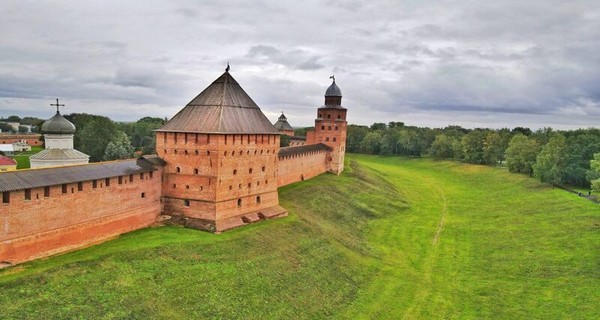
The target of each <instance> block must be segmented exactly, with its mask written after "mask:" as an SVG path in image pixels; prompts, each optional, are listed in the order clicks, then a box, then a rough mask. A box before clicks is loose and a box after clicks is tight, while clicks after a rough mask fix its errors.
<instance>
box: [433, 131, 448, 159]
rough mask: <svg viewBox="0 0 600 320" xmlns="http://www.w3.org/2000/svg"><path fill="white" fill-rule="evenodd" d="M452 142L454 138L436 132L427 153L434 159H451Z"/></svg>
mask: <svg viewBox="0 0 600 320" xmlns="http://www.w3.org/2000/svg"><path fill="white" fill-rule="evenodd" d="M453 142H454V140H453V139H451V138H449V137H448V136H446V135H445V134H438V135H437V136H435V140H434V141H433V143H432V144H431V148H430V149H429V154H430V155H431V156H432V157H434V158H436V159H452V158H453V157H454V149H453V147H452V143H453Z"/></svg>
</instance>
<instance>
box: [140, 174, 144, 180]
mask: <svg viewBox="0 0 600 320" xmlns="http://www.w3.org/2000/svg"><path fill="white" fill-rule="evenodd" d="M140 180H144V173H143V172H141V173H140Z"/></svg>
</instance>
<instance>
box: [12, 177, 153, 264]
mask: <svg viewBox="0 0 600 320" xmlns="http://www.w3.org/2000/svg"><path fill="white" fill-rule="evenodd" d="M160 178H161V171H160V170H159V171H154V172H152V174H150V173H149V172H144V173H136V174H133V175H125V176H121V177H112V178H106V179H99V180H95V187H94V182H93V181H82V182H75V183H69V184H66V185H54V186H50V187H47V188H45V187H39V188H32V189H28V190H29V191H26V190H17V191H11V192H9V193H7V194H8V196H9V198H10V199H9V203H0V262H9V263H12V264H14V263H19V262H24V261H28V260H32V259H36V258H40V257H43V256H48V255H52V254H55V253H59V252H64V251H69V250H73V249H76V248H81V247H85V246H89V245H92V244H95V243H99V242H102V241H103V240H106V239H108V238H111V237H114V236H117V235H119V234H122V233H125V232H129V231H132V230H136V229H140V228H144V227H147V226H149V225H151V224H153V223H155V222H156V221H157V218H158V215H159V214H160V210H161V203H160V196H161V182H160ZM107 180H108V181H109V185H107V183H106V181H107ZM119 182H120V183H119ZM28 198H29V199H28ZM3 200H4V199H3Z"/></svg>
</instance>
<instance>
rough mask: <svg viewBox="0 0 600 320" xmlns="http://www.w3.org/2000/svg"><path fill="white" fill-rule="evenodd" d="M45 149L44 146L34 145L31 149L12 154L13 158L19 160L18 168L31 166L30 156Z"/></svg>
mask: <svg viewBox="0 0 600 320" xmlns="http://www.w3.org/2000/svg"><path fill="white" fill-rule="evenodd" d="M43 149H44V148H43V147H40V146H34V147H31V151H23V152H18V153H17V154H15V155H14V156H12V158H13V159H15V160H16V161H17V169H28V168H30V167H31V164H30V163H29V157H30V156H32V155H34V154H36V153H38V152H40V151H42V150H43Z"/></svg>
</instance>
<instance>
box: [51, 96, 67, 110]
mask: <svg viewBox="0 0 600 320" xmlns="http://www.w3.org/2000/svg"><path fill="white" fill-rule="evenodd" d="M50 105H51V106H56V112H60V111H59V110H58V107H64V106H65V105H64V104H60V103H58V98H57V99H56V103H51V104H50Z"/></svg>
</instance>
